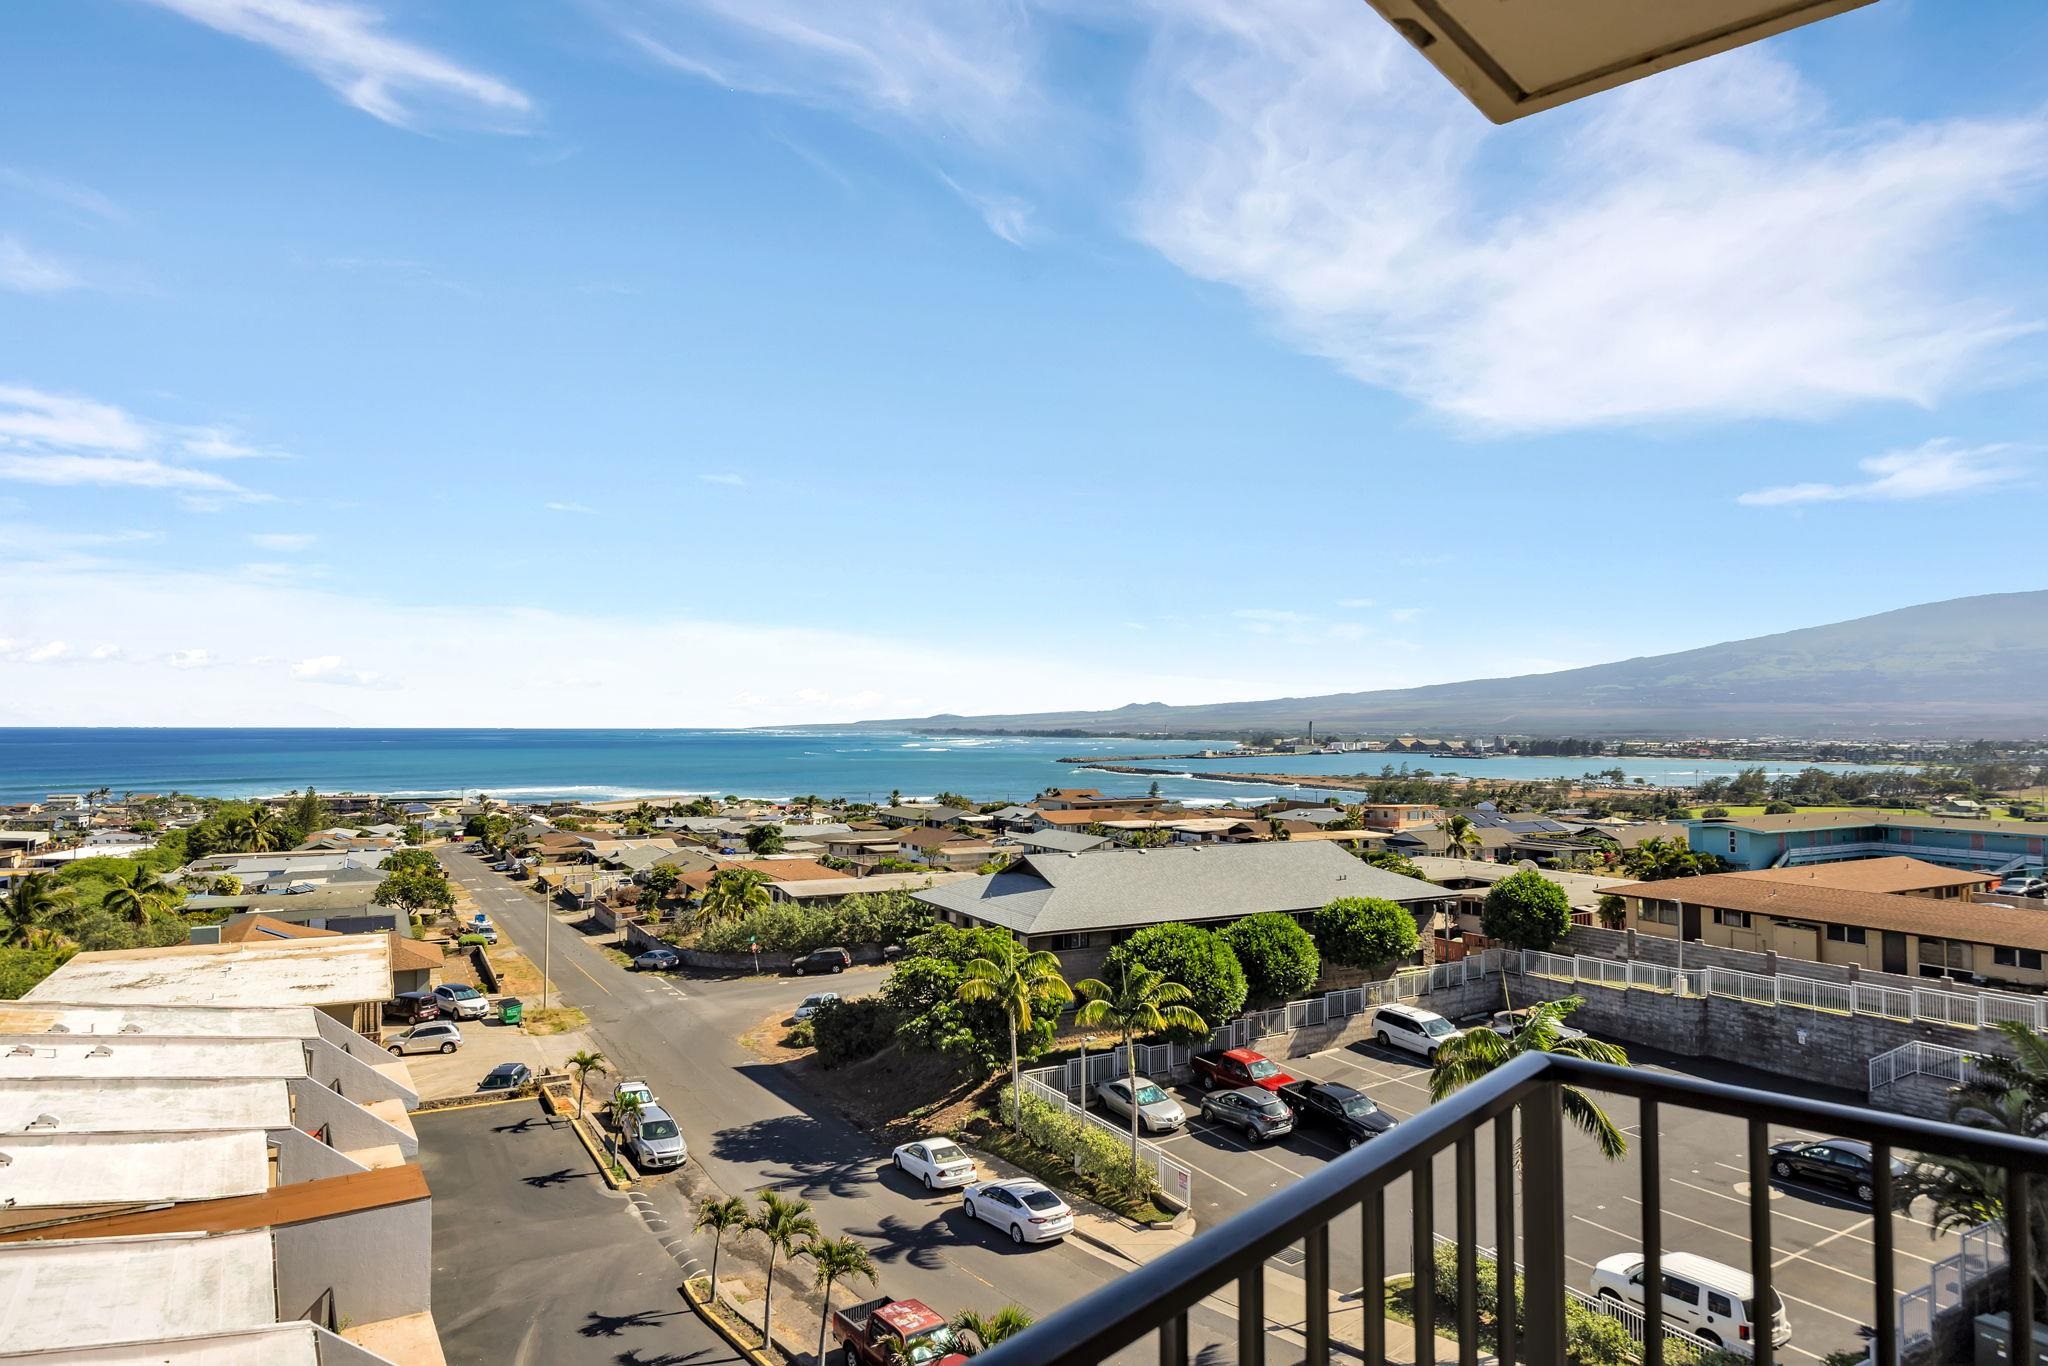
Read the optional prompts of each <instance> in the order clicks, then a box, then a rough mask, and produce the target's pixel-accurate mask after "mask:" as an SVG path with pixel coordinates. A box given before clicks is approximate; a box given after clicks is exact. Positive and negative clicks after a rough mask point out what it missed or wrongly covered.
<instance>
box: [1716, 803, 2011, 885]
mask: <svg viewBox="0 0 2048 1366" xmlns="http://www.w3.org/2000/svg"><path fill="white" fill-rule="evenodd" d="M1686 838H1687V840H1688V841H1689V842H1690V843H1691V845H1692V848H1693V850H1694V852H1696V853H1701V854H1712V855H1714V856H1715V857H1716V858H1720V859H1725V860H1726V861H1727V862H1728V863H1730V864H1732V865H1733V866H1735V867H1736V868H1743V869H1751V868H1790V867H1798V866H1800V865H1802V864H1808V863H1833V862H1837V861H1839V860H1842V859H1858V858H1883V857H1886V856H1889V855H1897V854H1904V855H1907V856H1909V857H1912V858H1917V859H1924V860H1925V861H1927V862H1928V863H1938V864H1940V865H1942V866H1943V867H1945V868H1967V869H1970V870H1973V871H1976V872H1985V873H1998V874H2001V875H2004V874H2009V873H2013V872H2017V871H2019V870H2020V869H2022V868H2027V867H2033V868H2039V867H2041V866H2042V865H2043V864H2044V863H2048V825H2039V824H2025V823H2022V822H2019V821H1990V820H1972V819H1967V818H1960V817H1958V818H1950V817H1945V816H1898V815H1889V814H1883V813H1879V812H1869V813H1865V812H1861V811H1799V812H1794V813H1791V814H1789V815H1782V816H1722V817H1716V818H1713V819H1703V820H1696V821H1690V822H1688V823H1687V830H1686Z"/></svg>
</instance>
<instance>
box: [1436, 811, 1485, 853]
mask: <svg viewBox="0 0 2048 1366" xmlns="http://www.w3.org/2000/svg"><path fill="white" fill-rule="evenodd" d="M1443 832H1444V854H1445V855H1446V856H1447V857H1449V858H1477V857H1478V855H1479V849H1480V845H1479V827H1478V826H1476V825H1474V824H1473V823H1472V821H1471V819H1470V818H1469V817H1465V816H1451V817H1449V818H1448V819H1446V820H1445V821H1444V823H1443Z"/></svg>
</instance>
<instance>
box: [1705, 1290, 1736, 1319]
mask: <svg viewBox="0 0 2048 1366" xmlns="http://www.w3.org/2000/svg"><path fill="white" fill-rule="evenodd" d="M1707 1312H1708V1313H1709V1314H1719V1315H1720V1316H1721V1317H1722V1318H1724V1319H1732V1318H1734V1317H1735V1302H1734V1301H1733V1300H1731V1299H1729V1298H1728V1297H1727V1296H1726V1295H1723V1294H1722V1293H1721V1292H1720V1291H1718V1290H1709V1291H1708V1292H1707Z"/></svg>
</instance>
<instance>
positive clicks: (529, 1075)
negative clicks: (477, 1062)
mask: <svg viewBox="0 0 2048 1366" xmlns="http://www.w3.org/2000/svg"><path fill="white" fill-rule="evenodd" d="M532 1084H533V1069H532V1068H531V1067H528V1066H527V1065H526V1064H525V1063H523V1062H501V1063H499V1064H498V1065H497V1066H496V1067H493V1068H492V1069H491V1070H490V1071H488V1072H486V1073H484V1079H483V1080H482V1081H480V1082H478V1083H477V1084H476V1089H477V1090H479V1091H517V1090H518V1089H519V1088H520V1087H522V1086H531V1085H532Z"/></svg>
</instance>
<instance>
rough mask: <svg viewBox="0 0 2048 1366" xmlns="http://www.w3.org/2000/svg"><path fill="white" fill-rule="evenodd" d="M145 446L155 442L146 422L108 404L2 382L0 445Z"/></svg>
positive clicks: (120, 448)
mask: <svg viewBox="0 0 2048 1366" xmlns="http://www.w3.org/2000/svg"><path fill="white" fill-rule="evenodd" d="M10 444H13V445H24V446H36V447H63V448H70V449H78V448H83V449H86V450H95V451H124V452H125V451H140V450H143V449H145V448H146V447H147V446H148V445H149V444H150V434H149V430H148V428H147V427H145V426H144V425H143V424H142V423H140V422H138V421H136V420H135V419H134V418H132V417H130V416H129V415H128V414H127V413H125V412H122V411H121V410H120V409H119V408H116V407H114V406H113V405H112V404H109V403H98V402H95V401H93V400H92V399H88V398H80V397H78V396H77V395H75V394H54V393H50V392H48V391H46V390H42V389H32V388H29V387H28V386H27V385H22V384H0V446H7V445H10Z"/></svg>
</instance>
